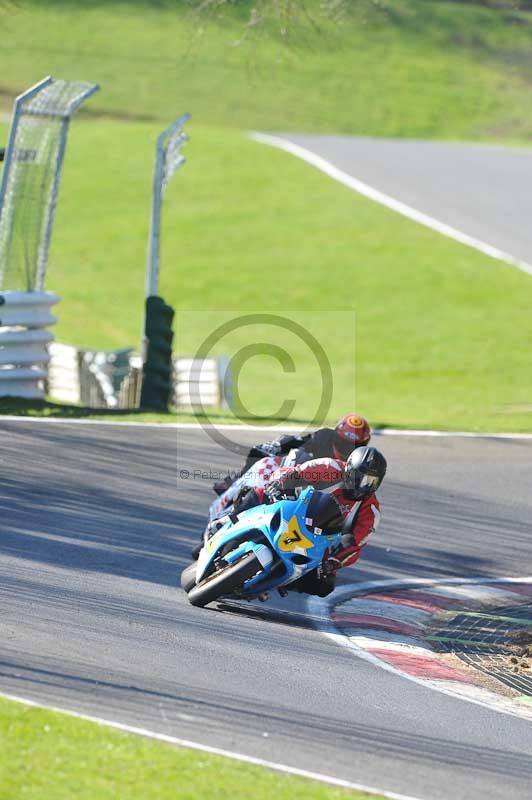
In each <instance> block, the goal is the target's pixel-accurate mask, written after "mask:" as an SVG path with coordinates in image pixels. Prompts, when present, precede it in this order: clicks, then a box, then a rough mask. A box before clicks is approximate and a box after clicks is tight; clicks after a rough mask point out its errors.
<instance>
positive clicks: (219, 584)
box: [188, 553, 262, 608]
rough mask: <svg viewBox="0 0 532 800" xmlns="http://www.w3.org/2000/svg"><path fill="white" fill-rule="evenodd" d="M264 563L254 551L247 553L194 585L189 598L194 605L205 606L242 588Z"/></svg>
mask: <svg viewBox="0 0 532 800" xmlns="http://www.w3.org/2000/svg"><path fill="white" fill-rule="evenodd" d="M261 569H262V565H261V563H260V561H259V560H258V558H257V557H256V555H255V554H254V553H246V555H244V556H242V558H239V559H238V561H236V562H235V563H234V564H228V566H227V567H223V568H222V569H221V570H218V571H217V572H214V573H213V574H212V575H209V576H208V577H207V578H205V579H204V580H202V581H200V582H199V583H198V584H196V586H193V587H192V589H191V590H190V591H189V593H188V599H189V601H190V603H191V604H192V605H193V606H198V608H203V606H206V605H207V604H208V603H212V602H213V601H214V600H217V599H218V598H219V597H222V596H225V595H228V594H232V593H233V592H234V591H235V589H240V587H241V586H242V584H243V583H244V581H247V580H248V579H249V578H252V577H253V575H255V574H256V573H257V572H258V571H259V570H261Z"/></svg>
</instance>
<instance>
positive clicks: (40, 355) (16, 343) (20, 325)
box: [0, 292, 59, 398]
mask: <svg viewBox="0 0 532 800" xmlns="http://www.w3.org/2000/svg"><path fill="white" fill-rule="evenodd" d="M58 302H59V297H58V296H57V295H56V294H53V292H2V293H1V294H0V397H26V398H41V397H44V381H45V380H46V378H47V374H48V373H47V365H48V361H49V354H48V345H49V344H50V342H52V341H53V338H54V337H53V334H52V333H51V332H50V331H48V330H46V328H47V327H48V325H53V324H54V323H55V322H56V321H57V320H56V318H55V317H54V316H53V314H52V313H51V311H50V308H51V306H53V305H55V304H56V303H58Z"/></svg>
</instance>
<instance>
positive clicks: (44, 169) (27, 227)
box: [0, 78, 98, 291]
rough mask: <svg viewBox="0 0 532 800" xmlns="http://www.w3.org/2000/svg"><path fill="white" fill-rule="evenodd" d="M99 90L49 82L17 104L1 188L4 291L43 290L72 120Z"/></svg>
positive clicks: (0, 250)
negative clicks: (67, 139)
mask: <svg viewBox="0 0 532 800" xmlns="http://www.w3.org/2000/svg"><path fill="white" fill-rule="evenodd" d="M97 89H98V87H97V86H96V85H94V84H90V83H85V82H84V81H65V80H55V79H53V78H45V79H44V80H43V81H41V82H40V83H39V84H37V85H36V86H34V87H32V88H31V89H29V90H28V91H27V92H25V93H24V94H23V95H21V96H20V97H18V98H17V100H16V101H15V106H14V111H13V118H12V122H11V131H10V136H9V143H8V146H7V148H6V152H5V164H4V168H3V173H2V183H1V185H0V288H2V289H22V290H25V291H33V290H40V289H42V288H43V286H44V278H45V274H46V266H47V261H48V250H49V246H50V239H51V234H52V225H53V219H54V212H55V206H56V203H57V194H58V190H59V181H60V176H61V167H62V164H63V158H64V152H65V146H66V138H67V133H68V124H69V121H70V117H71V116H72V114H73V113H74V112H75V111H76V109H77V108H78V107H79V106H80V105H81V103H83V101H84V100H85V99H86V98H87V97H89V96H90V95H91V94H93V92H95V91H96V90H97Z"/></svg>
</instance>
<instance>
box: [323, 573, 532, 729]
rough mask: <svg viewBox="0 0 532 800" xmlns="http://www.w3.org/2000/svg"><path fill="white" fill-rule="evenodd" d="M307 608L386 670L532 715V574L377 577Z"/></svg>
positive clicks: (336, 635)
mask: <svg viewBox="0 0 532 800" xmlns="http://www.w3.org/2000/svg"><path fill="white" fill-rule="evenodd" d="M324 606H325V608H324ZM309 610H310V612H311V613H312V614H313V615H314V617H315V618H317V619H320V618H321V619H324V618H328V619H329V620H330V624H326V625H325V626H324V632H325V633H327V634H328V635H330V636H332V637H333V638H335V639H336V640H337V641H338V642H339V643H340V644H344V645H346V646H347V647H349V648H351V649H352V650H353V651H354V653H355V654H356V655H358V656H359V657H361V658H364V659H365V660H368V661H371V662H372V663H374V664H375V665H377V666H380V667H382V668H383V669H385V670H388V671H391V672H395V673H396V674H400V675H402V676H403V677H405V678H407V679H409V680H414V681H415V682H417V683H421V684H424V685H426V686H427V687H429V688H431V689H435V690H437V691H440V692H444V693H446V694H450V695H453V696H455V697H456V696H458V697H461V698H462V699H464V700H467V701H470V702H474V703H478V704H480V705H483V706H487V707H489V708H491V709H493V710H496V711H501V712H504V713H507V714H514V715H516V716H520V717H525V718H527V719H532V658H530V655H531V654H532V647H530V645H532V578H522V579H518V578H514V579H508V578H500V579H482V578H478V579H470V580H464V581H448V582H443V581H442V582H437V581H430V582H426V583H423V582H421V581H417V582H414V581H409V582H405V583H401V582H400V581H375V582H373V584H372V585H366V586H359V587H358V588H357V587H356V586H353V585H351V586H349V587H345V588H343V589H342V590H341V591H340V592H339V593H335V597H334V599H333V600H330V599H327V600H321V599H315V598H311V599H310V600H309Z"/></svg>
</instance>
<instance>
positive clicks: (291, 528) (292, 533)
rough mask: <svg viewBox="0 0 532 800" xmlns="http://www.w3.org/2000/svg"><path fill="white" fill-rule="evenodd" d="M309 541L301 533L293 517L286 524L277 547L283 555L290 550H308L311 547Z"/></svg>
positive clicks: (296, 520) (295, 518) (311, 544)
mask: <svg viewBox="0 0 532 800" xmlns="http://www.w3.org/2000/svg"><path fill="white" fill-rule="evenodd" d="M313 546H314V545H313V543H312V542H311V541H310V539H307V537H306V536H305V535H304V534H303V533H302V532H301V528H300V527H299V522H298V519H297V517H296V516H295V515H294V516H293V517H292V519H291V520H290V521H289V522H288V527H287V529H286V531H285V532H284V533H283V534H282V535H281V536H280V537H279V541H278V543H277V547H278V548H279V550H282V551H283V552H285V553H289V552H291V551H292V550H309V549H310V548H311V547H313Z"/></svg>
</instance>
